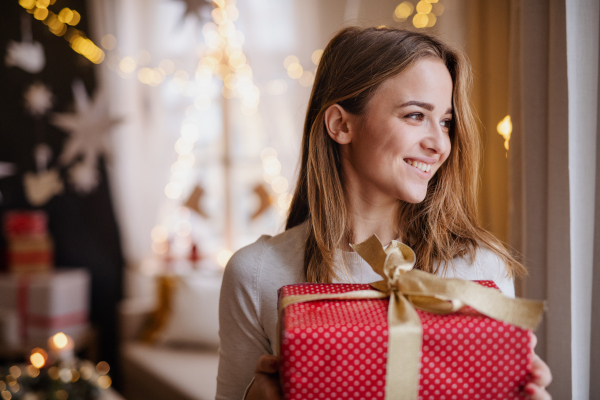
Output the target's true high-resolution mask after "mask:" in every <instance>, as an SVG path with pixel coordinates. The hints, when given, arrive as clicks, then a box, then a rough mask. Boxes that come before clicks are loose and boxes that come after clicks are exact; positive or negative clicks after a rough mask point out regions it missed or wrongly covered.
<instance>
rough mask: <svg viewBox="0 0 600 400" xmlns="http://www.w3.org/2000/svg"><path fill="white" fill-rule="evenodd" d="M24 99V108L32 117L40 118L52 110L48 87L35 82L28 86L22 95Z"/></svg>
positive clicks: (51, 97)
mask: <svg viewBox="0 0 600 400" xmlns="http://www.w3.org/2000/svg"><path fill="white" fill-rule="evenodd" d="M23 97H24V98H25V108H27V110H28V111H29V112H30V113H31V115H33V116H34V117H41V116H42V115H44V114H46V111H48V110H49V109H50V108H52V102H53V97H54V96H53V95H52V92H51V91H50V90H49V89H48V86H46V85H44V84H43V83H40V82H36V83H34V84H32V85H31V86H29V88H27V90H26V91H25V94H24V95H23Z"/></svg>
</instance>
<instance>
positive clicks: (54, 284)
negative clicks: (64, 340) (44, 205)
mask: <svg viewBox="0 0 600 400" xmlns="http://www.w3.org/2000/svg"><path fill="white" fill-rule="evenodd" d="M2 222H3V234H4V238H5V241H6V252H5V254H6V265H7V271H3V272H1V273H0V349H3V350H9V351H10V350H17V349H22V348H23V349H27V348H29V347H30V346H42V345H44V344H45V343H46V340H47V339H48V337H50V336H52V335H53V334H55V333H58V332H64V333H65V334H67V335H69V336H71V337H73V338H74V339H75V341H76V342H77V341H78V339H83V337H84V336H85V335H86V334H87V333H88V331H89V319H88V314H89V290H90V276H89V273H88V271H86V270H85V269H82V268H71V269H56V268H55V267H54V246H53V241H52V238H51V237H50V235H49V233H48V218H47V215H46V214H45V213H44V212H42V211H9V212H7V213H5V214H4V216H3V221H2Z"/></svg>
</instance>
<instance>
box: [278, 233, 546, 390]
mask: <svg viewBox="0 0 600 400" xmlns="http://www.w3.org/2000/svg"><path fill="white" fill-rule="evenodd" d="M352 248H353V249H354V250H356V252H357V253H358V254H359V255H360V256H361V257H362V258H363V259H364V260H365V261H367V263H369V265H370V266H371V267H372V268H373V270H374V271H375V272H377V273H378V274H379V275H381V277H382V278H383V280H381V281H378V282H374V283H371V286H372V287H373V288H374V289H376V290H360V291H356V292H347V293H340V294H309V295H295V296H287V297H284V298H283V299H282V300H281V303H280V305H279V313H280V315H281V313H282V311H283V309H284V308H285V307H287V306H290V305H292V304H296V303H301V302H307V301H316V300H351V299H352V300H359V299H379V298H386V297H389V299H390V303H389V308H388V325H389V343H388V358H387V372H386V394H385V399H386V400H392V399H393V400H416V399H417V397H418V391H419V362H420V353H421V346H422V338H423V328H422V326H421V320H420V318H419V315H418V314H417V312H416V310H415V308H418V309H421V310H424V311H428V312H431V313H436V314H448V313H452V312H455V311H458V310H459V309H460V308H462V307H464V306H470V307H472V308H474V309H475V310H477V311H478V312H480V313H481V314H484V315H486V316H488V317H490V318H494V319H496V320H499V321H503V322H507V323H509V324H512V325H516V326H518V327H521V328H524V329H530V330H534V329H535V328H536V326H537V325H538V323H539V322H540V319H541V317H542V313H543V311H544V307H545V304H544V302H540V301H533V300H527V299H511V298H509V297H506V296H505V295H503V294H502V293H501V292H500V291H499V290H496V289H492V288H487V287H484V286H482V285H480V284H478V283H475V282H471V281H465V280H462V279H446V278H440V277H438V276H436V275H433V274H430V273H427V272H424V271H419V270H415V269H413V267H414V265H415V258H416V257H415V252H414V251H413V250H412V249H411V248H410V247H408V246H407V245H405V244H403V243H400V242H397V241H393V242H392V243H391V244H390V245H389V246H388V247H387V248H386V249H384V248H383V246H382V244H381V242H380V241H379V238H378V237H377V236H376V235H373V236H371V237H370V238H369V239H367V240H366V241H364V242H362V243H360V244H357V245H353V246H352Z"/></svg>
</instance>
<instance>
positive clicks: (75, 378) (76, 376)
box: [71, 369, 81, 382]
mask: <svg viewBox="0 0 600 400" xmlns="http://www.w3.org/2000/svg"><path fill="white" fill-rule="evenodd" d="M71 376H72V378H71V382H77V381H78V380H79V378H80V377H81V375H80V374H79V371H77V370H76V369H72V370H71Z"/></svg>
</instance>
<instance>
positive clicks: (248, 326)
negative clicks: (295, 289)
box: [217, 242, 271, 400]
mask: <svg viewBox="0 0 600 400" xmlns="http://www.w3.org/2000/svg"><path fill="white" fill-rule="evenodd" d="M262 246H263V245H262V244H261V243H260V242H257V243H255V244H253V245H250V246H248V247H246V248H244V249H241V250H240V251H238V252H236V253H235V254H234V255H233V257H231V259H230V260H229V263H228V264H227V267H226V268H225V275H224V277H223V285H222V287H221V298H220V302H219V336H220V339H221V345H220V347H219V372H218V376H217V400H240V399H242V398H243V396H244V392H245V390H246V388H247V386H248V385H249V384H250V382H251V381H252V378H253V377H254V371H255V366H256V362H257V360H258V359H259V357H260V356H262V355H263V354H270V353H271V345H270V343H269V340H268V338H267V335H266V334H265V332H264V330H263V328H262V326H261V324H260V322H259V314H260V310H259V305H258V282H257V277H258V275H259V274H258V272H259V269H260V267H261V256H262Z"/></svg>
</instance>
